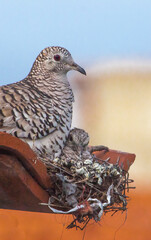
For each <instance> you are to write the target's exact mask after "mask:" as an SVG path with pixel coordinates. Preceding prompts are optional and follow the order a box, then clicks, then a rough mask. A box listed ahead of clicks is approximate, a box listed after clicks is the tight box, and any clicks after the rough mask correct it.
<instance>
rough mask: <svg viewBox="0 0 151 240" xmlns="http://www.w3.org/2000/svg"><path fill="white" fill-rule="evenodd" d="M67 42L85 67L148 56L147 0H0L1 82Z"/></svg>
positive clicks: (150, 20) (150, 13) (150, 15)
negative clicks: (53, 47) (49, 47)
mask: <svg viewBox="0 0 151 240" xmlns="http://www.w3.org/2000/svg"><path fill="white" fill-rule="evenodd" d="M51 45H60V46H64V47H66V48H67V49H68V50H69V51H70V52H71V53H72V56H73V58H74V59H75V61H76V62H78V63H79V64H82V65H84V66H86V65H87V63H89V65H90V64H91V63H94V62H97V61H98V60H99V59H104V58H105V59H107V58H115V57H116V58H118V57H119V58H122V57H132V58H134V57H140V58H141V57H142V58H144V57H147V58H150V57H151V1H150V0H141V1H140V0H129V1H128V0H117V1H115V0H114V1H113V0H93V1H91V0H89V1H88V0H81V1H79V0H62V1H61V0H60V1H56V0H26V1H25V0H24V1H20V0H15V1H12V0H7V1H4V0H3V1H2V0H0V51H1V58H0V76H1V77H0V85H3V84H6V83H11V82H15V81H18V80H21V79H23V78H24V77H25V76H26V75H27V74H28V72H29V70H30V68H31V66H32V63H33V61H34V60H35V58H36V56H37V55H38V54H39V52H40V51H41V50H42V49H43V48H45V47H47V46H51Z"/></svg>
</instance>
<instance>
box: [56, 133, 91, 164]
mask: <svg viewBox="0 0 151 240" xmlns="http://www.w3.org/2000/svg"><path fill="white" fill-rule="evenodd" d="M88 144H89V135H88V133H87V132H85V131H84V130H83V129H80V128H73V129H72V130H71V131H70V133H69V136H68V139H67V141H66V144H65V147H64V148H63V150H62V154H61V157H60V163H61V164H65V165H68V164H69V165H70V164H71V165H74V163H75V164H77V162H79V163H80V162H81V163H82V162H83V161H84V160H85V159H92V155H91V153H90V151H89V148H88Z"/></svg>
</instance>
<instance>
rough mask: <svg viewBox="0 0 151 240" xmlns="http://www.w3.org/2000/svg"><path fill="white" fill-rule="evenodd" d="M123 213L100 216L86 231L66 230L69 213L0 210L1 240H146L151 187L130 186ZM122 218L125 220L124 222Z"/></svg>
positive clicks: (150, 228)
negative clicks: (126, 207) (125, 208)
mask: <svg viewBox="0 0 151 240" xmlns="http://www.w3.org/2000/svg"><path fill="white" fill-rule="evenodd" d="M129 196H130V197H131V200H130V202H129V204H128V212H127V220H126V221H125V217H126V213H123V214H121V213H118V214H116V215H114V216H113V217H111V216H109V215H106V216H103V218H102V220H101V221H100V223H99V224H97V223H94V222H92V223H90V224H89V226H87V228H86V231H84V230H83V231H80V230H78V231H76V230H66V229H65V225H68V224H69V223H70V221H71V220H72V217H71V216H69V215H68V216H65V215H54V214H46V213H30V212H21V211H13V210H0V240H11V239H15V240H31V239H32V240H43V239H45V240H50V239H55V240H65V239H72V240H76V239H81V240H82V239H85V240H90V239H93V240H97V239H103V240H114V239H116V240H121V239H122V240H131V239H135V240H149V239H151V204H150V203H151V191H150V190H149V189H146V190H144V189H137V188H136V190H131V193H130V194H129ZM124 221H125V223H124Z"/></svg>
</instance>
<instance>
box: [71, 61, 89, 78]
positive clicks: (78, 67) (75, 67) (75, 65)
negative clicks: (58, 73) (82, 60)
mask: <svg viewBox="0 0 151 240" xmlns="http://www.w3.org/2000/svg"><path fill="white" fill-rule="evenodd" d="M72 69H74V70H76V71H78V72H80V73H82V74H84V75H86V71H85V70H84V69H83V68H82V67H80V66H79V65H78V64H76V63H73V64H72Z"/></svg>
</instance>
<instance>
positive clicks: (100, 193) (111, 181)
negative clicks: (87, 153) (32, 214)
mask: <svg viewBox="0 0 151 240" xmlns="http://www.w3.org/2000/svg"><path fill="white" fill-rule="evenodd" d="M118 160H119V159H118ZM118 160H117V163H116V164H115V165H113V164H112V163H109V162H108V159H107V160H106V161H103V160H101V159H98V158H96V156H95V155H94V154H91V158H90V157H89V159H86V160H84V161H83V162H82V163H81V161H80V164H79V163H78V161H77V162H76V164H75V162H72V161H71V162H70V164H69V163H68V164H67V163H66V162H64V161H63V160H60V159H57V160H54V161H53V162H52V163H51V164H50V165H49V168H48V172H49V175H50V177H51V182H52V183H53V187H52V188H51V190H50V192H49V193H50V198H49V202H48V207H49V208H50V209H51V210H52V211H53V212H54V213H60V214H72V215H73V217H74V220H73V221H72V222H71V223H70V224H69V225H68V226H67V229H70V228H74V227H75V228H76V229H77V228H80V229H81V230H82V229H84V227H85V226H86V225H87V224H88V222H89V221H90V219H94V220H95V222H98V221H100V219H101V216H102V214H103V213H108V212H113V214H114V213H116V212H118V211H125V210H126V209H127V203H128V199H129V198H128V196H127V194H126V193H127V192H128V191H129V189H130V188H133V187H130V186H129V184H130V183H132V182H133V180H131V179H129V174H128V173H127V172H125V171H124V170H123V169H122V168H121V167H119V165H118Z"/></svg>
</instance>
